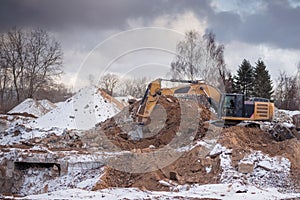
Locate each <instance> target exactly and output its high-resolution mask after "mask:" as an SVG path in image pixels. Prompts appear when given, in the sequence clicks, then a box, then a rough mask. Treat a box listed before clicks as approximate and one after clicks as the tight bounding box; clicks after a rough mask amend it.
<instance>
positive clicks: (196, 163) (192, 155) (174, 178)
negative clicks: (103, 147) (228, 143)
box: [94, 147, 221, 191]
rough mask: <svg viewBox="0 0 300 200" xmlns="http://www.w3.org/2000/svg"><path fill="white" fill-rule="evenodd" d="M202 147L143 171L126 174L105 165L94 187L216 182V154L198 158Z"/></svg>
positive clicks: (159, 188) (164, 186)
mask: <svg viewBox="0 0 300 200" xmlns="http://www.w3.org/2000/svg"><path fill="white" fill-rule="evenodd" d="M201 151H202V147H195V148H193V149H192V150H191V151H188V152H185V153H184V154H183V155H182V156H181V157H180V158H179V159H178V160H176V161H175V162H174V163H171V164H170V165H168V166H167V167H164V168H162V169H159V170H156V171H153V172H147V173H128V172H123V171H119V170H116V169H113V168H111V167H107V168H106V169H105V173H104V175H103V176H102V177H101V179H100V180H99V181H98V183H97V184H96V186H95V187H94V190H99V189H103V188H109V187H138V188H141V189H147V190H154V191H162V190H164V191H168V190H170V187H175V186H177V185H184V184H193V183H199V184H208V183H218V180H219V178H220V173H221V168H220V159H219V157H215V158H210V157H202V155H200V154H201Z"/></svg>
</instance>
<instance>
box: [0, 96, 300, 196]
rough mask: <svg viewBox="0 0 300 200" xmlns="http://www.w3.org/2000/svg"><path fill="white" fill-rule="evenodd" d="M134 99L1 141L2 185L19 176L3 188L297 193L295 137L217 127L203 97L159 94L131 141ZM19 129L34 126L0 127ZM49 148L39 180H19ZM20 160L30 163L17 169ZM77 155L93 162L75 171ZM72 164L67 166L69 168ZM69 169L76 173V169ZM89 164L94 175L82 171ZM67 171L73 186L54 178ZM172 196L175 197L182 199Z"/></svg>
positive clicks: (299, 164)
mask: <svg viewBox="0 0 300 200" xmlns="http://www.w3.org/2000/svg"><path fill="white" fill-rule="evenodd" d="M138 105H139V104H138V102H136V103H135V104H133V105H131V106H128V107H125V108H124V109H123V110H122V111H121V112H119V113H118V114H117V115H115V116H114V117H112V118H108V119H107V120H106V121H104V122H101V123H98V124H96V125H95V127H94V128H91V129H89V130H84V131H79V130H62V129H59V130H58V131H53V133H50V132H49V131H48V132H47V134H45V135H43V137H32V138H28V139H25V140H23V141H20V142H17V143H7V144H1V155H2V159H1V184H2V185H1V186H3V187H4V185H3V184H4V183H5V184H7V181H9V180H14V176H22V177H25V178H19V179H18V182H16V184H19V188H15V189H14V190H12V191H2V193H6V194H7V193H11V194H14V195H35V194H40V193H45V192H46V193H47V192H54V191H56V190H57V189H58V188H55V187H54V186H53V185H54V184H58V183H59V184H62V185H63V186H64V187H65V188H66V189H70V188H82V189H84V190H87V191H90V190H92V191H106V189H108V188H116V187H117V188H124V187H125V188H139V189H140V190H142V191H146V190H147V191H172V192H181V191H193V187H195V185H203V184H227V186H228V190H233V191H234V192H235V193H247V192H249V191H250V189H244V188H245V187H247V186H249V187H252V186H254V187H256V188H259V189H261V190H263V189H264V188H275V189H276V190H278V191H279V192H282V193H299V192H300V141H299V140H298V139H297V138H293V139H290V140H285V141H280V142H278V141H275V140H274V138H273V137H272V136H271V134H269V133H268V132H266V131H264V130H262V129H260V128H248V127H240V126H232V127H228V128H220V127H217V126H214V125H212V124H209V123H208V121H209V120H211V119H214V114H213V112H212V111H211V110H210V109H209V108H208V107H207V102H203V101H195V100H178V99H177V98H174V97H172V96H166V97H164V96H163V97H161V98H160V99H159V102H158V106H157V107H156V108H155V110H154V111H153V113H152V115H151V118H150V119H149V121H148V123H147V124H146V126H144V127H143V138H142V139H139V140H133V139H132V138H131V137H132V135H130V134H128V133H130V131H132V130H134V129H135V128H136V123H134V122H133V121H134V119H133V118H132V113H133V112H134V111H136V109H137V108H138ZM22 131H25V132H30V131H33V130H31V129H30V128H28V127H27V128H24V126H23V125H22V124H19V125H17V126H16V128H15V129H14V130H13V131H11V132H9V133H5V134H7V137H16V136H18V135H20V134H23V132H22ZM12 135H15V136H12ZM16 152H17V153H16ZM20 155H22V157H23V160H22V159H20V158H19V156H20ZM49 155H51V156H52V157H51V158H49V160H51V162H52V161H53V163H54V164H51V162H50V161H47V162H46V161H45V163H50V165H49V166H48V165H47V166H46V165H45V166H46V168H49V172H48V171H47V170H46V171H43V174H44V175H43V176H41V177H42V178H41V179H40V181H42V182H41V183H40V185H42V186H40V187H39V188H38V186H33V185H31V186H28V185H26V180H27V179H28V177H33V175H32V173H33V172H32V171H34V170H36V169H40V168H45V166H44V165H32V163H34V162H31V161H29V160H30V157H31V158H32V157H35V156H37V157H38V156H40V157H43V156H44V157H45V156H49ZM74 160H75V161H74ZM10 161H13V162H14V167H12V168H13V169H14V171H13V172H12V175H11V176H12V177H13V178H12V179H9V178H7V175H8V174H7V173H8V172H7V170H8V168H9V162H10ZM23 161H24V162H27V161H28V162H29V163H31V164H30V165H28V166H27V167H25V168H20V166H19V165H20V162H23ZM39 162H40V163H41V162H42V161H39ZM84 162H86V163H87V162H93V164H91V167H89V166H88V165H87V164H86V165H85V167H82V166H83V164H82V165H80V166H81V168H79V170H78V168H76V166H77V164H78V163H84ZM55 163H58V164H59V165H58V164H57V165H56V164H55ZM64 163H66V164H64ZM95 163H98V165H97V166H96V165H95ZM72 164H73V165H74V166H73V168H71V167H70V166H72ZM75 165H76V166H75ZM55 166H56V167H55ZM57 166H60V167H59V169H57ZM64 166H65V168H64ZM78 166H79V165H78ZM17 170H18V171H17ZM55 170H56V171H57V170H59V173H56V171H55ZM72 170H73V171H72ZM76 170H78V171H79V172H78V173H79V174H75V171H76ZM89 170H90V172H91V173H94V175H93V174H91V173H90V174H89V172H88V171H89ZM16 171H17V172H16ZM50 171H51V173H50ZM76 173H77V171H76ZM45 174H46V175H45ZM70 174H71V175H72V177H73V178H74V177H76V178H77V179H76V181H77V182H78V184H77V185H76V184H74V183H73V184H69V185H68V184H66V183H65V182H63V180H62V179H59V177H62V176H63V175H66V176H68V175H69V176H70ZM74 174H75V175H74ZM4 180H5V181H4ZM58 180H59V181H58ZM74 180H75V179H74ZM86 180H93V181H92V182H89V185H88V186H86V187H77V186H78V185H80V183H81V185H82V182H84V181H86ZM55 181H56V182H55ZM76 181H75V182H76ZM77 182H76V183H77ZM51 184H52V185H51ZM46 186H47V187H46ZM30 187H31V188H34V187H36V188H37V189H36V190H34V189H32V190H28V192H27V193H26V190H25V189H24V188H30ZM22 188H23V189H22ZM29 191H30V192H29ZM178 195H179V196H177V197H176V196H175V197H174V199H181V198H184V197H183V196H181V194H179V193H178ZM224 196H226V195H224ZM224 196H222V195H220V196H219V198H220V199H222V198H223V197H224ZM31 198H33V197H31ZM172 198H173V197H172ZM219 198H206V199H219ZM190 199H193V198H192V197H190ZM203 199H205V198H204V197H203Z"/></svg>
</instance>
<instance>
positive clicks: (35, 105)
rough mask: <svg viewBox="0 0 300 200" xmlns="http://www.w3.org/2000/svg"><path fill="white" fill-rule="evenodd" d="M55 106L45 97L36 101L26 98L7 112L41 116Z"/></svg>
mask: <svg viewBox="0 0 300 200" xmlns="http://www.w3.org/2000/svg"><path fill="white" fill-rule="evenodd" d="M55 107H56V106H55V105H54V104H53V103H51V102H50V101H48V100H46V99H44V100H39V101H37V100H34V99H31V98H28V99H25V100H24V101H23V102H21V103H20V104H19V105H17V106H16V107H14V108H13V109H12V110H10V111H9V112H8V114H30V115H33V116H35V117H41V116H43V115H45V114H46V113H47V112H49V111H50V110H52V109H54V108H55Z"/></svg>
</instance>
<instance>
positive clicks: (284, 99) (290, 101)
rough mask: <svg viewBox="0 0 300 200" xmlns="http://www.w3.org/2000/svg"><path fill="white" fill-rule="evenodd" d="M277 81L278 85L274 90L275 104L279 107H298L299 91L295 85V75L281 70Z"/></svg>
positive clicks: (293, 108)
mask: <svg viewBox="0 0 300 200" xmlns="http://www.w3.org/2000/svg"><path fill="white" fill-rule="evenodd" d="M277 83H278V85H277V87H276V90H275V105H276V106H277V107H278V108H281V109H287V110H295V109H299V104H298V103H297V101H298V97H299V96H300V93H299V88H298V86H297V77H296V76H288V75H287V74H286V72H281V73H280V75H279V78H278V80H277Z"/></svg>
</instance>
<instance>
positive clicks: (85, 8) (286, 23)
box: [0, 0, 300, 49]
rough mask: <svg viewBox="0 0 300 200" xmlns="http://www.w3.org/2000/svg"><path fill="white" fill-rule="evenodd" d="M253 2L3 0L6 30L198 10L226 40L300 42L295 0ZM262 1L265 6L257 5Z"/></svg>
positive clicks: (100, 23)
mask: <svg viewBox="0 0 300 200" xmlns="http://www.w3.org/2000/svg"><path fill="white" fill-rule="evenodd" d="M247 2H248V1H245V0H239V1H237V3H238V5H239V6H243V8H241V9H242V10H247V9H251V10H253V12H252V14H248V15H245V16H241V15H240V13H237V12H236V11H226V12H217V11H215V10H214V9H213V8H212V6H211V2H210V1H209V0H204V1H203V0H201V1H199V0H1V1H0V3H1V4H0V32H1V31H2V32H3V31H7V30H8V29H10V28H12V27H13V26H17V27H42V28H46V29H48V30H51V31H54V32H58V33H60V34H65V33H67V32H69V33H68V34H69V35H70V30H76V31H78V30H80V28H82V29H83V30H85V31H86V32H87V31H95V30H97V31H106V30H111V29H115V30H126V28H128V24H127V23H128V21H127V20H128V19H141V21H142V23H143V25H144V26H151V25H152V22H153V20H154V19H155V18H157V17H160V16H162V15H164V14H167V15H170V16H172V15H178V14H180V13H184V12H185V11H192V12H194V13H195V15H196V16H197V17H198V19H199V20H202V19H206V20H207V22H208V29H210V30H212V31H213V32H215V33H216V35H217V39H219V40H221V41H222V42H229V41H231V40H241V41H244V42H248V43H254V44H259V43H268V44H272V45H275V46H278V47H280V48H297V49H299V48H300V39H299V37H298V35H299V33H300V23H299V19H300V7H296V6H291V5H290V4H289V1H288V0H268V1H261V0H258V1H256V2H258V3H255V2H254V3H253V2H252V1H251V2H252V3H249V2H248V3H247ZM260 2H263V3H260ZM257 5H264V8H263V9H258V10H257V11H255V6H257ZM78 28H79V29H78ZM66 35H67V34H66Z"/></svg>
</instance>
